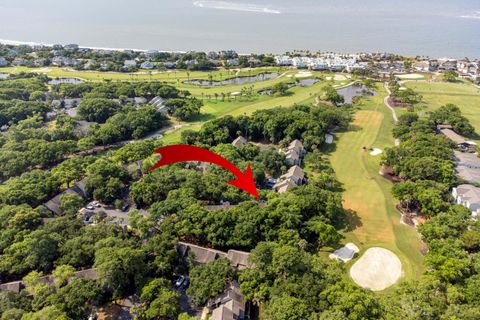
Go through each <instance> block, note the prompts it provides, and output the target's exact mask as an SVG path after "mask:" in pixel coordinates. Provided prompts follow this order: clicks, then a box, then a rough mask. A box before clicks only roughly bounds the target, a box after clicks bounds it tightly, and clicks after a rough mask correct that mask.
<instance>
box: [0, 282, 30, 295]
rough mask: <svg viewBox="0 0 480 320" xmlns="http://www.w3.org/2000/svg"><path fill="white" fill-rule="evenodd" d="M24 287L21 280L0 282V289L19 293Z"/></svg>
mask: <svg viewBox="0 0 480 320" xmlns="http://www.w3.org/2000/svg"><path fill="white" fill-rule="evenodd" d="M24 287H25V286H24V285H23V281H13V282H8V283H2V284H0V291H10V292H14V293H19V292H20V291H21V290H22V289H23V288H24Z"/></svg>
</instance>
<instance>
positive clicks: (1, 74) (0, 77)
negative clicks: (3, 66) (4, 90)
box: [0, 73, 9, 79]
mask: <svg viewBox="0 0 480 320" xmlns="http://www.w3.org/2000/svg"><path fill="white" fill-rule="evenodd" d="M8 76H9V74H7V73H0V79H7V78H8Z"/></svg>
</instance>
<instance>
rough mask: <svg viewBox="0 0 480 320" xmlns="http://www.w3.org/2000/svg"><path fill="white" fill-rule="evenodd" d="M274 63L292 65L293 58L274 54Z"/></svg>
mask: <svg viewBox="0 0 480 320" xmlns="http://www.w3.org/2000/svg"><path fill="white" fill-rule="evenodd" d="M275 63H276V64H277V65H278V66H292V65H293V60H292V59H291V58H290V57H289V56H276V57H275Z"/></svg>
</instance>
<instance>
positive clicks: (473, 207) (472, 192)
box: [452, 184, 480, 217]
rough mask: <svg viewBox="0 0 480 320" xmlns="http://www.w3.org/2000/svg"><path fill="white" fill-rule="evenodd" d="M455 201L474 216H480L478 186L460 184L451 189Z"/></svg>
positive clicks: (479, 189)
mask: <svg viewBox="0 0 480 320" xmlns="http://www.w3.org/2000/svg"><path fill="white" fill-rule="evenodd" d="M452 196H453V197H454V198H455V202H456V203H457V204H460V205H462V206H464V207H466V208H468V209H469V210H470V211H472V215H473V216H474V217H478V216H480V188H478V187H475V186H472V185H470V184H461V185H459V186H458V187H456V188H453V190H452Z"/></svg>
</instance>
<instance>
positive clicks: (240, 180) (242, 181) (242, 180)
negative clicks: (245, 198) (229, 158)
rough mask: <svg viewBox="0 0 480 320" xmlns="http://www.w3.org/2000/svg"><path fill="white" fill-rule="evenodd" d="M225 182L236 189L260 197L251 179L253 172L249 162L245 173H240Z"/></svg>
mask: <svg viewBox="0 0 480 320" xmlns="http://www.w3.org/2000/svg"><path fill="white" fill-rule="evenodd" d="M227 183H228V184H230V185H232V186H234V187H236V188H238V189H241V190H243V191H246V192H248V193H250V194H251V195H252V196H254V197H255V198H257V199H260V196H259V195H258V192H257V187H256V186H255V181H254V180H253V174H252V169H251V168H250V164H248V167H247V170H245V173H242V174H241V175H239V176H237V179H235V180H232V181H228V182H227Z"/></svg>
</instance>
